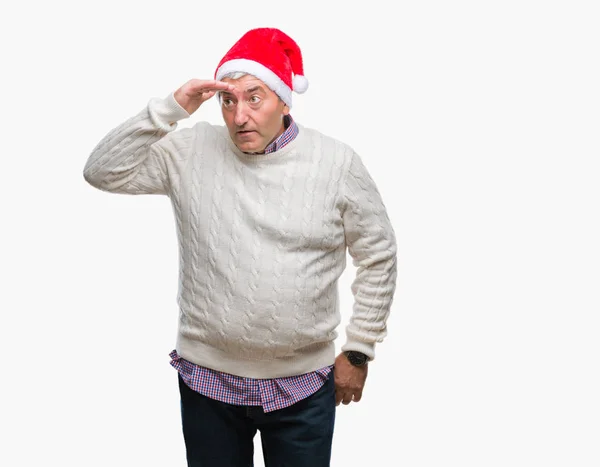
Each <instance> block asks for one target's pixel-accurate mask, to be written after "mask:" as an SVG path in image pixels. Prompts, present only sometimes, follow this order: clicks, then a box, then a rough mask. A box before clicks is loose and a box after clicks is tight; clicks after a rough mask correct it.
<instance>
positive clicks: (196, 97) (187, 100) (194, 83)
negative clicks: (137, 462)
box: [174, 79, 235, 115]
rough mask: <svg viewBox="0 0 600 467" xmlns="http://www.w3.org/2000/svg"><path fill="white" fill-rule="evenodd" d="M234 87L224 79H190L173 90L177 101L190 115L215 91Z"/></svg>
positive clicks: (229, 89)
mask: <svg viewBox="0 0 600 467" xmlns="http://www.w3.org/2000/svg"><path fill="white" fill-rule="evenodd" d="M234 88H235V86H234V85H233V84H229V83H225V82H224V81H215V80H211V81H206V80H200V79H191V80H189V81H188V82H187V83H185V84H184V85H183V86H181V87H180V88H179V89H178V90H177V91H175V94H174V97H175V100H176V101H177V103H178V104H179V105H180V106H181V107H183V108H184V109H185V111H186V112H187V113H188V114H190V115H192V114H193V113H194V112H195V111H196V110H198V107H200V106H201V105H202V104H203V103H204V102H205V101H207V100H208V99H210V98H211V97H212V96H214V95H215V94H216V93H217V91H231V90H233V89H234Z"/></svg>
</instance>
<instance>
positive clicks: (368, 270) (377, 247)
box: [342, 154, 397, 360]
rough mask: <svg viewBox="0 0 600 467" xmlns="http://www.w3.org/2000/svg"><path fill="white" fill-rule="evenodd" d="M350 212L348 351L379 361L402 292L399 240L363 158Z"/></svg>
mask: <svg viewBox="0 0 600 467" xmlns="http://www.w3.org/2000/svg"><path fill="white" fill-rule="evenodd" d="M344 206H345V209H344V212H343V222H344V231H345V236H346V245H347V246H348V252H349V253H350V255H351V256H352V258H353V264H354V266H356V267H357V271H356V278H355V279H354V281H353V283H352V287H351V289H352V293H353V295H354V306H353V312H352V316H351V318H350V322H349V324H348V326H347V327H346V336H347V338H346V343H345V344H344V345H343V346H342V351H347V350H356V351H358V352H362V353H364V354H365V355H367V356H368V357H369V360H373V359H374V358H375V344H376V343H377V342H382V341H383V339H384V337H385V336H386V335H387V328H386V321H387V318H388V315H389V312H390V307H391V305H392V300H393V296H394V292H395V288H396V277H397V270H396V238H395V233H394V229H393V227H392V224H391V222H390V219H389V218H388V215H387V211H386V208H385V206H384V203H383V200H382V199H381V196H380V194H379V191H378V189H377V187H376V185H375V182H374V181H373V179H372V178H371V176H370V174H369V172H368V171H367V169H366V168H365V166H364V165H363V163H362V161H361V159H360V157H359V156H358V155H357V154H353V156H352V161H351V163H350V168H349V170H348V173H347V175H346V180H345V184H344Z"/></svg>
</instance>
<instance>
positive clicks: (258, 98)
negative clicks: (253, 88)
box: [250, 96, 260, 104]
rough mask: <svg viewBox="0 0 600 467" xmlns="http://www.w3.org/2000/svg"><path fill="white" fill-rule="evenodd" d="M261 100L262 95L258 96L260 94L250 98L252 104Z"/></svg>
mask: <svg viewBox="0 0 600 467" xmlns="http://www.w3.org/2000/svg"><path fill="white" fill-rule="evenodd" d="M259 102H260V97H258V96H252V97H251V98H250V103H251V104H258V103H259Z"/></svg>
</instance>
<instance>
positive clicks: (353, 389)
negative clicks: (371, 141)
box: [84, 28, 396, 467]
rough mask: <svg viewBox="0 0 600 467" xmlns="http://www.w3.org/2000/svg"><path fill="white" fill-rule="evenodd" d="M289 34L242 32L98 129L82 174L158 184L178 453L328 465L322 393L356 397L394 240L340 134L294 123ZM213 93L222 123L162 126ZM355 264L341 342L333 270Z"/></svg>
mask: <svg viewBox="0 0 600 467" xmlns="http://www.w3.org/2000/svg"><path fill="white" fill-rule="evenodd" d="M303 75H304V73H303V61H302V55H301V52H300V49H299V47H298V45H297V44H296V43H295V42H294V41H293V40H292V39H291V38H290V37H289V36H287V35H286V34H284V33H283V32H282V31H280V30H278V29H273V28H258V29H253V30H251V31H248V32H247V33H246V34H244V35H243V36H242V37H241V38H240V39H239V40H238V41H237V42H236V43H235V44H234V45H233V46H232V48H231V49H230V50H229V51H228V52H227V54H226V55H225V56H224V57H223V59H222V60H221V62H220V63H219V64H218V66H217V69H216V71H215V76H214V78H215V79H214V80H197V79H192V80H191V81H188V82H187V83H185V84H184V85H183V86H182V87H181V88H179V89H178V90H176V91H175V92H173V93H171V94H170V95H169V96H167V97H166V98H164V99H158V98H154V99H151V100H150V101H149V103H148V105H147V106H146V107H145V108H144V109H143V110H142V111H141V112H139V113H138V114H137V115H136V116H134V117H132V118H130V119H128V120H127V121H125V122H124V123H122V124H121V125H119V126H117V127H116V128H115V129H113V130H112V131H111V132H109V133H108V134H107V135H106V137H105V138H104V139H103V140H102V141H101V142H100V143H99V144H98V146H97V147H96V148H95V149H94V151H93V152H92V154H91V155H90V157H89V159H88V160H87V163H86V165H85V169H84V177H85V179H86V180H87V181H88V182H89V183H90V184H91V185H92V186H94V187H96V188H98V189H100V190H104V191H108V192H113V193H125V194H162V195H166V196H169V198H170V199H171V202H172V206H173V212H174V215H175V219H176V228H177V237H178V243H179V261H180V273H179V275H180V277H179V289H178V294H177V303H178V305H179V310H180V312H179V326H178V337H177V343H176V349H175V350H173V351H172V352H171V354H170V355H171V358H172V360H171V365H172V366H173V367H175V368H176V369H177V370H178V381H179V389H180V394H181V416H182V425H183V435H184V440H185V445H186V454H187V460H188V465H189V466H219V467H227V466H247V465H252V457H253V437H254V435H255V433H256V431H257V430H259V431H260V432H261V441H262V447H263V454H264V458H265V464H266V465H267V466H284V465H285V466H311V467H321V466H328V465H329V463H330V457H331V445H332V439H333V427H334V420H335V411H336V406H339V404H340V403H342V404H349V403H350V402H352V401H354V402H358V401H360V399H361V397H362V390H363V387H364V384H365V380H366V377H367V369H368V362H369V361H372V360H373V359H374V356H375V353H374V348H375V344H376V343H377V342H381V341H382V340H383V338H384V337H385V335H386V332H387V331H386V320H387V317H388V314H389V310H390V307H391V303H392V299H393V295H394V291H395V282H396V241H395V236H394V230H393V228H392V225H391V223H390V220H389V218H388V215H387V212H386V209H385V207H384V204H383V201H382V199H381V196H380V194H379V192H378V190H377V187H376V185H375V183H374V181H373V179H372V178H371V177H370V175H369V173H368V171H367V169H366V168H365V166H364V165H363V163H362V161H361V159H360V157H359V156H358V155H357V154H356V153H355V152H354V151H353V150H352V149H351V148H350V147H349V146H348V145H346V144H344V143H342V142H340V141H337V140H335V139H333V138H330V137H328V136H325V135H323V134H321V133H319V132H318V131H316V130H313V129H309V128H306V127H304V126H302V125H300V124H298V123H296V122H295V121H294V120H293V118H292V116H291V114H290V109H291V106H292V91H297V92H304V91H306V89H307V86H308V81H307V80H306V78H305V77H304V76H303ZM215 95H218V96H217V97H218V99H219V102H220V104H221V109H222V114H223V119H224V121H225V126H218V125H211V124H209V123H207V122H199V123H197V124H196V125H194V126H193V127H192V128H187V129H181V130H179V131H174V130H175V129H176V127H177V122H178V121H179V120H182V119H185V118H188V117H189V116H190V115H192V114H193V113H194V112H196V111H197V110H198V109H199V108H200V107H201V105H202V104H203V103H204V102H206V101H207V100H208V99H210V98H212V97H213V96H215ZM346 251H348V252H349V253H350V255H351V256H352V258H353V264H354V265H355V266H356V267H357V272H356V278H355V280H354V281H353V283H352V287H351V290H352V293H353V296H354V299H355V300H354V306H353V313H352V316H351V319H350V322H349V324H348V326H347V328H346V342H345V343H344V345H343V346H342V349H341V350H342V351H341V353H340V354H339V355H338V356H337V357H336V356H335V345H334V340H335V339H336V337H337V331H336V328H337V326H338V325H339V323H340V313H339V305H338V290H337V281H338V278H339V277H340V275H341V274H342V272H343V271H344V269H345V266H346Z"/></svg>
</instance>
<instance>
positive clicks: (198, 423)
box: [178, 370, 336, 467]
mask: <svg viewBox="0 0 600 467" xmlns="http://www.w3.org/2000/svg"><path fill="white" fill-rule="evenodd" d="M334 371H335V370H333V371H332V372H331V373H329V377H328V379H327V381H326V382H325V384H323V386H322V387H321V388H320V389H319V390H318V391H317V392H315V393H314V394H312V395H310V396H308V397H307V398H305V399H302V400H301V401H298V402H296V403H295V404H293V405H291V406H289V407H285V408H283V409H279V410H275V411H273V412H267V413H265V412H264V411H263V409H262V408H261V407H260V406H245V405H232V404H227V403H224V402H220V401H217V400H214V399H210V398H208V397H206V396H204V395H202V394H200V393H198V392H196V391H193V390H192V389H190V388H189V387H188V386H187V385H186V384H185V382H184V381H183V379H182V378H181V376H179V373H178V379H179V392H180V395H181V420H182V428H183V437H184V441H185V447H186V456H187V461H188V467H252V466H253V465H254V463H253V457H254V441H253V439H254V436H255V434H256V432H257V431H259V432H260V436H261V443H262V450H263V456H264V461H265V466H266V467H329V465H330V459H331V445H332V441H333V428H334V424H335V411H336V405H335V385H334Z"/></svg>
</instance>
